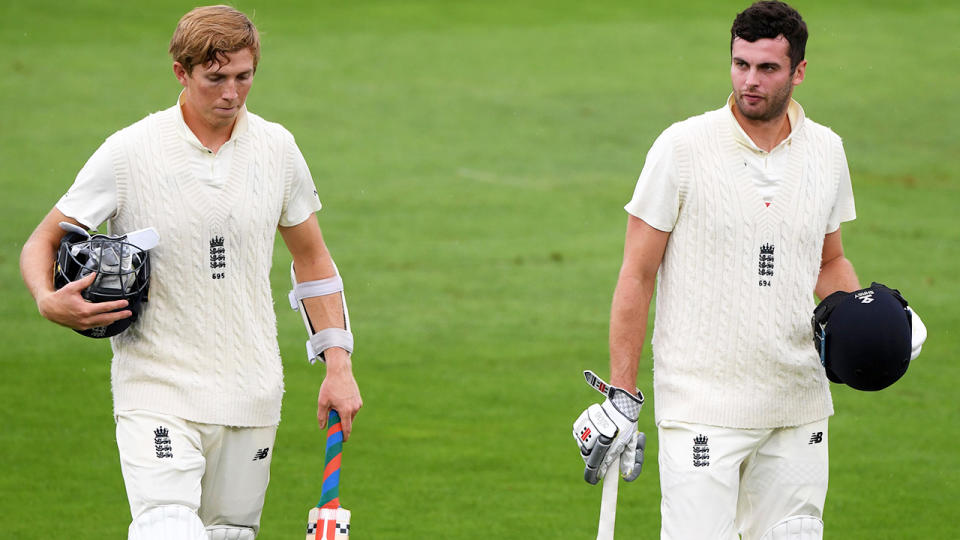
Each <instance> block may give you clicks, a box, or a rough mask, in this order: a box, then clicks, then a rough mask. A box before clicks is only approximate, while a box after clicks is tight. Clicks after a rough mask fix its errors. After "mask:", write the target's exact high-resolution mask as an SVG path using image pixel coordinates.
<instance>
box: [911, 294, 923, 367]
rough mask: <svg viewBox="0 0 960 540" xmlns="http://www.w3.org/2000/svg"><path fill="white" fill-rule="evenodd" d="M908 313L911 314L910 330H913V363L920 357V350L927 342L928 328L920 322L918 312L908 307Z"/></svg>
mask: <svg viewBox="0 0 960 540" xmlns="http://www.w3.org/2000/svg"><path fill="white" fill-rule="evenodd" d="M907 311H909V312H910V328H911V333H912V335H911V339H910V348H911V350H910V361H911V362H913V361H914V360H916V359H917V357H918V356H920V349H922V348H923V342H924V341H926V340H927V327H926V326H925V325H924V324H923V321H921V320H920V316H919V315H917V312H916V311H914V310H913V308H911V307H910V306H907Z"/></svg>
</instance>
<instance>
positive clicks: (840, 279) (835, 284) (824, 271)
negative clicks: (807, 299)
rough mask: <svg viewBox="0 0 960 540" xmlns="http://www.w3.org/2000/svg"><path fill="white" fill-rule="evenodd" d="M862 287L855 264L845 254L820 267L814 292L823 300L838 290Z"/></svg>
mask: <svg viewBox="0 0 960 540" xmlns="http://www.w3.org/2000/svg"><path fill="white" fill-rule="evenodd" d="M858 289H860V280H859V279H858V278H857V273H856V271H854V269H853V264H852V263H851V262H850V261H849V260H848V259H847V258H846V257H844V256H839V257H835V258H833V259H831V260H829V261H827V262H826V263H824V264H823V266H821V267H820V275H819V277H818V278H817V286H816V288H815V289H814V292H815V293H816V295H817V298H819V299H821V300H823V299H824V298H826V297H828V296H830V295H831V294H833V293H835V292H837V291H846V292H852V291H856V290H858Z"/></svg>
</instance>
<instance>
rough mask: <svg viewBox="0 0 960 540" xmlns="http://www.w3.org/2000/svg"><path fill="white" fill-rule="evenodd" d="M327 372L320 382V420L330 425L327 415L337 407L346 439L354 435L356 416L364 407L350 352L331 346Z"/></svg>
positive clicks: (322, 423)
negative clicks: (352, 433) (354, 376)
mask: <svg viewBox="0 0 960 540" xmlns="http://www.w3.org/2000/svg"><path fill="white" fill-rule="evenodd" d="M325 356H326V357H327V375H326V377H324V379H323V383H321V384H320V393H319V395H318V396H317V423H318V424H319V425H320V429H321V430H323V429H326V427H327V414H328V413H329V412H330V409H336V411H337V412H338V413H339V414H340V425H341V427H342V428H343V440H347V439H348V438H350V431H351V430H352V429H353V419H354V418H355V417H356V416H357V412H359V411H360V407H363V399H361V398H360V388H359V387H358V386H357V381H356V380H355V379H354V378H353V369H352V364H351V363H350V355H348V354H347V352H346V351H344V350H343V349H340V348H332V349H327V351H326V354H325Z"/></svg>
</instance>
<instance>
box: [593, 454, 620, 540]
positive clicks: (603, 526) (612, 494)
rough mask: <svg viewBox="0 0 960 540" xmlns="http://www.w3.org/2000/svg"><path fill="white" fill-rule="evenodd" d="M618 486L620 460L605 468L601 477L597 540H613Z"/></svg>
mask: <svg viewBox="0 0 960 540" xmlns="http://www.w3.org/2000/svg"><path fill="white" fill-rule="evenodd" d="M619 484H620V460H619V459H617V460H615V461H614V462H613V463H611V464H610V466H609V467H607V472H606V474H604V475H603V495H601V496H600V523H599V525H598V526H597V540H613V529H614V525H615V524H616V521H617V488H618V486H619Z"/></svg>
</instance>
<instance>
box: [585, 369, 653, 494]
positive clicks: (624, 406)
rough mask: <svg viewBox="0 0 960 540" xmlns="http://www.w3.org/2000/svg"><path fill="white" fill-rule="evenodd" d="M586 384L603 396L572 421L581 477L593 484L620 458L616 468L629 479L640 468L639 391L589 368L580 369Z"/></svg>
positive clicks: (635, 475)
mask: <svg viewBox="0 0 960 540" xmlns="http://www.w3.org/2000/svg"><path fill="white" fill-rule="evenodd" d="M583 375H584V377H585V378H586V380H587V384H589V385H590V386H592V387H593V388H595V389H596V390H597V391H598V392H600V393H601V394H603V395H605V396H607V399H606V400H605V401H604V402H603V403H602V404H596V403H594V404H593V405H590V406H589V407H587V410H585V411H583V412H582V413H581V414H580V416H579V417H578V418H577V420H576V422H574V423H573V437H574V438H575V439H576V440H577V444H578V445H579V447H580V457H581V458H583V462H584V464H585V465H586V466H585V468H584V471H583V478H584V480H586V481H587V482H589V483H591V484H596V483H597V482H598V481H599V480H600V479H601V478H603V476H604V474H605V473H606V471H607V468H608V467H609V466H610V465H611V464H613V463H614V461H615V460H617V459H619V460H620V472H621V474H622V476H623V478H624V479H625V480H627V481H633V480H635V479H636V478H637V476H639V474H640V470H641V469H642V468H643V451H644V448H645V447H646V437H645V436H644V434H643V433H639V432H638V431H637V419H638V418H639V417H640V409H641V407H642V406H643V393H641V392H640V391H639V390H638V391H637V393H636V394H633V393H631V392H628V391H626V390H624V389H622V388H618V387H616V386H610V385H608V384H607V383H606V382H604V381H603V380H602V379H600V378H599V377H597V376H596V375H595V374H594V373H593V372H592V371H589V370H588V371H584V372H583Z"/></svg>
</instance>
